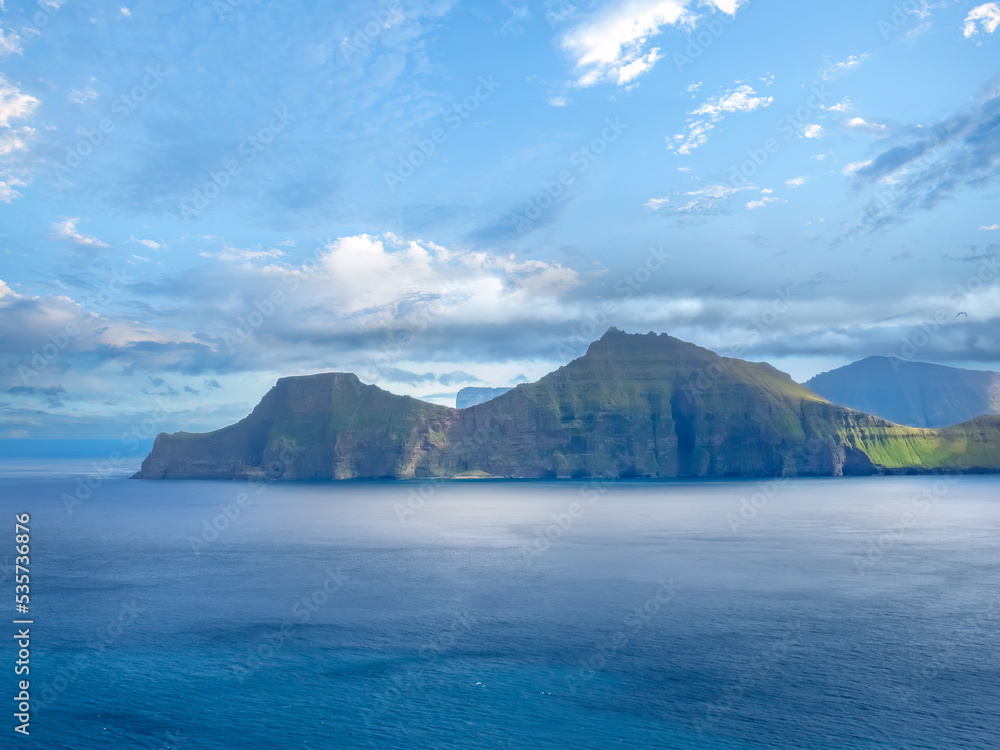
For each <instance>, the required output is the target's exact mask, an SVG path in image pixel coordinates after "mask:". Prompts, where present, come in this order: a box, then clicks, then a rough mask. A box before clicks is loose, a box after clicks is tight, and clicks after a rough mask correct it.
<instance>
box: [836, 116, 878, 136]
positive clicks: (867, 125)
mask: <svg viewBox="0 0 1000 750" xmlns="http://www.w3.org/2000/svg"><path fill="white" fill-rule="evenodd" d="M844 124H845V125H847V127H849V128H855V129H857V130H867V131H868V132H869V133H871V134H872V135H885V133H886V131H888V130H889V128H888V127H886V126H885V125H882V124H880V123H877V122H867V121H866V120H865V119H864V118H862V117H852V118H851V119H850V120H848V121H847V122H845V123H844Z"/></svg>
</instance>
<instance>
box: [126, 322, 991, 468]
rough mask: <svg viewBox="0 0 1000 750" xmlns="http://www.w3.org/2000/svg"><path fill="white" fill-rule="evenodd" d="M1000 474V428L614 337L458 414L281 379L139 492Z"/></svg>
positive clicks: (161, 441)
mask: <svg viewBox="0 0 1000 750" xmlns="http://www.w3.org/2000/svg"><path fill="white" fill-rule="evenodd" d="M975 469H982V470H998V469H1000V417H992V418H982V419H978V420H975V421H973V422H969V423H967V424H965V425H960V426H957V427H954V428H950V429H948V430H919V429H914V428H910V427H903V426H900V425H896V424H892V423H890V422H886V421H885V420H882V419H879V418H878V417H873V416H870V415H868V414H863V413H861V412H857V411H853V410H851V409H846V408H844V407H840V406H835V405H833V404H831V403H829V402H827V401H826V400H824V399H823V398H822V397H820V396H818V395H817V394H815V393H813V392H812V391H810V390H809V389H807V388H805V387H804V386H802V385H799V384H798V383H795V382H793V381H792V380H791V378H789V376H788V375H786V374H784V373H782V372H779V371H778V370H776V369H774V368H773V367H771V366H770V365H767V364H762V363H750V362H744V361H742V360H738V359H729V358H725V357H720V356H718V355H717V354H715V353H713V352H711V351H708V350H707V349H702V348H701V347H698V346H695V345H694V344H688V343H685V342H683V341H680V340H678V339H675V338H672V337H671V336H667V335H665V334H661V335H655V334H653V333H649V334H646V335H636V334H626V333H622V332H621V331H619V330H617V329H615V328H612V329H610V330H609V331H608V332H607V333H606V334H605V335H604V336H603V337H602V338H601V339H600V341H596V342H594V343H593V344H591V345H590V348H589V349H588V350H587V353H586V354H585V355H584V356H582V357H580V358H578V359H575V360H573V361H572V362H570V363H569V364H567V365H564V366H563V367H560V368H559V369H558V370H556V371H555V372H552V373H549V374H548V375H546V376H545V377H543V378H542V379H541V380H539V381H538V382H535V383H525V384H521V385H519V386H517V387H516V388H514V389H513V390H511V391H509V392H508V393H505V394H503V395H501V396H499V397H497V398H494V399H492V400H491V401H487V402H486V403H483V404H477V405H475V406H470V407H469V408H467V409H451V408H449V407H446V406H438V405H435V404H429V403H426V402H423V401H418V400H416V399H413V398H410V397H408V396H396V395H393V394H391V393H388V392H386V391H384V390H382V389H381V388H378V387H376V386H373V385H365V384H363V383H361V381H360V380H358V378H357V377H356V376H355V375H352V374H349V373H327V374H323V375H311V376H306V377H292V378H282V379H280V380H279V381H278V382H277V384H276V385H275V386H274V387H273V388H272V389H271V390H270V391H269V392H268V393H267V394H266V395H265V396H264V398H263V399H262V400H261V402H260V404H258V405H257V407H256V408H255V409H254V410H253V412H252V413H251V414H250V415H249V416H248V417H246V418H245V419H243V420H241V421H240V422H238V423H236V424H234V425H231V426H229V427H225V428H223V429H221V430H216V431H215V432H210V433H205V434H191V433H185V432H178V433H174V434H173V435H167V434H165V433H161V434H160V435H159V436H157V438H156V442H155V444H154V445H153V450H152V452H151V453H150V454H149V456H147V458H146V459H145V460H144V461H143V463H142V469H141V470H140V471H139V472H138V473H137V474H136V475H135V476H136V477H137V478H143V479H155V478H168V479H172V478H254V477H272V478H283V479H351V478H364V477H371V478H375V477H395V478H400V479H406V478H413V477H421V476H439V477H487V476H495V477H525V478H559V477H565V478H589V477H660V478H663V477H683V476H691V477H740V476H744V477H768V476H776V475H784V476H796V475H814V476H838V475H842V474H875V473H884V472H919V471H961V470H975Z"/></svg>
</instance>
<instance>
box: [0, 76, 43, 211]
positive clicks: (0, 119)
mask: <svg viewBox="0 0 1000 750" xmlns="http://www.w3.org/2000/svg"><path fill="white" fill-rule="evenodd" d="M38 104H39V102H38V100H37V99H36V98H35V97H33V96H29V95H28V94H22V93H21V91H20V89H18V88H17V87H16V86H12V85H11V84H10V83H8V82H7V81H6V80H5V79H4V77H3V76H2V75H0V156H3V157H4V160H3V164H0V201H2V202H3V203H10V202H11V201H12V200H14V198H17V197H19V196H20V193H18V192H17V190H16V189H15V188H17V187H22V186H24V185H25V184H26V183H27V175H28V170H27V169H26V168H23V167H21V166H19V165H18V161H17V160H16V159H14V158H13V157H14V156H15V155H17V154H18V153H19V152H23V151H26V150H27V149H28V138H29V137H30V136H32V135H34V133H35V131H34V130H33V129H32V128H30V127H27V126H22V127H20V128H13V127H11V124H10V122H11V120H19V119H23V118H25V117H28V116H29V115H31V114H32V113H33V112H34V111H35V108H36V107H37V106H38Z"/></svg>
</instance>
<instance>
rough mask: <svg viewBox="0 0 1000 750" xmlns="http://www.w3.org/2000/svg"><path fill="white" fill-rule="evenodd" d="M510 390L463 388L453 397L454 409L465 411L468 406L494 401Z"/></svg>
mask: <svg viewBox="0 0 1000 750" xmlns="http://www.w3.org/2000/svg"><path fill="white" fill-rule="evenodd" d="M509 390H511V389H510V388H480V387H477V386H469V387H468V388H463V389H462V390H460V391H459V392H458V394H457V395H456V396H455V408H456V409H467V408H468V407H470V406H475V405H476V404H483V403H486V402H487V401H491V400H492V399H495V398H496V397H497V396H502V395H503V394H505V393H506V392H507V391H509Z"/></svg>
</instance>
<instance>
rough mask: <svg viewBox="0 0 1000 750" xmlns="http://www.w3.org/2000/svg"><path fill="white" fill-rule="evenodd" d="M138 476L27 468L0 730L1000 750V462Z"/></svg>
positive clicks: (107, 737)
mask: <svg viewBox="0 0 1000 750" xmlns="http://www.w3.org/2000/svg"><path fill="white" fill-rule="evenodd" d="M137 466H138V458H129V460H128V461H125V462H124V463H122V464H120V465H117V466H114V467H112V468H110V469H109V468H108V467H107V466H104V467H101V466H99V465H98V464H95V463H94V461H93V460H91V459H86V460H83V459H74V458H72V457H71V456H66V455H48V456H46V457H42V458H26V457H25V456H8V457H7V458H4V459H2V460H0V517H2V518H3V519H4V520H3V523H2V524H0V528H3V529H7V531H6V532H0V566H2V567H0V580H2V582H0V591H3V592H4V593H2V594H0V601H3V602H4V604H3V608H4V612H5V613H7V614H8V615H9V617H7V618H6V622H7V624H6V625H4V626H3V629H4V631H6V633H5V634H4V636H3V638H2V643H4V644H5V645H4V646H3V648H2V649H0V660H2V663H0V674H2V675H3V677H2V678H0V697H2V699H3V705H4V706H5V707H6V708H5V712H6V717H5V719H4V720H3V729H2V732H3V740H2V741H0V746H2V747H5V748H6V747H11V748H14V747H25V748H33V747H37V748H46V750H49V749H56V748H66V749H67V750H89V749H90V748H101V749H102V750H103V749H104V748H153V749H158V748H191V749H192V750H195V749H197V750H211V749H214V748H227V749H230V748H247V749H256V748H281V749H283V750H284V749H286V748H298V747H311V748H379V749H382V748H386V749H388V748H400V749H403V748H406V749H411V748H464V749H478V748H612V747H614V748H618V747H621V748H678V749H680V748H685V749H686V748H707V749H713V750H714V749H718V750H737V749H739V748H748V749H749V748H753V749H755V750H756V749H758V748H760V749H763V748H769V749H773V748H810V749H811V750H834V749H836V750H860V749H862V748H864V749H865V750H875V749H882V748H885V749H888V748H893V749H898V748H914V749H915V748H927V749H928V750H942V749H944V748H969V749H972V748H976V749H979V750H982V749H984V748H1000V492H998V491H1000V478H997V477H961V478H945V477H883V478H843V479H812V480H807V479H801V480H786V481H781V480H777V481H762V482H758V481H742V480H741V481H676V482H644V481H603V482H495V481H481V482H480V481H465V482H433V481H422V482H421V481H415V482H400V483H393V482H342V483H335V484H320V483H303V484H289V483H280V482H279V483H258V484H248V483H246V482H202V481H189V482H150V481H135V480H129V479H127V476H128V474H129V473H130V472H131V471H134V470H135V469H136V468H137ZM19 513H30V516H31V521H30V529H31V604H30V617H31V618H32V619H33V624H32V625H31V630H30V632H31V656H30V669H31V672H30V683H31V684H30V695H31V701H32V708H33V714H32V719H31V723H30V736H29V737H23V736H21V735H19V734H16V733H15V732H14V731H13V728H14V726H15V724H16V722H15V720H14V718H13V711H12V704H14V702H15V701H14V700H12V699H13V697H14V695H15V694H16V685H15V680H16V679H17V678H15V675H14V670H13V665H14V661H15V659H16V658H17V653H16V651H15V648H14V644H13V635H14V633H15V632H16V627H17V626H14V625H12V624H11V621H12V620H13V619H14V618H15V617H17V615H16V614H15V612H14V607H13V598H14V597H13V593H14V592H13V588H14V580H13V569H12V564H13V560H14V550H13V545H14V516H15V514H19ZM4 534H6V538H4V537H3V535H4Z"/></svg>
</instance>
